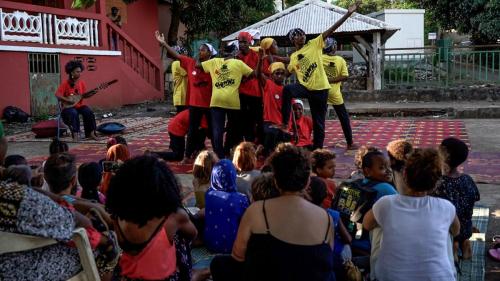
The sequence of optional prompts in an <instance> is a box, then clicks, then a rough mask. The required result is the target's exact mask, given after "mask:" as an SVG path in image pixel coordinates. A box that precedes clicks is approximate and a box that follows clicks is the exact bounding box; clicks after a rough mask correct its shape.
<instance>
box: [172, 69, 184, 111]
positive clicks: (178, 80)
mask: <svg viewBox="0 0 500 281" xmlns="http://www.w3.org/2000/svg"><path fill="white" fill-rule="evenodd" d="M172 77H173V78H174V96H173V100H174V101H173V103H174V106H179V105H186V92H187V82H188V81H187V72H186V70H185V69H184V68H182V67H181V62H180V61H178V60H176V61H174V62H173V63H172Z"/></svg>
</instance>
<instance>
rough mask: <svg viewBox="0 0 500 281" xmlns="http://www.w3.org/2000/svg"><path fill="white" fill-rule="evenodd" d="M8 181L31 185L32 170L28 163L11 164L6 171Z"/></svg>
mask: <svg viewBox="0 0 500 281" xmlns="http://www.w3.org/2000/svg"><path fill="white" fill-rule="evenodd" d="M4 174H5V180H6V181H7V182H16V183H18V184H20V185H26V186H31V178H32V172H31V168H30V166H28V165H10V166H9V168H7V169H6V170H5V172H4Z"/></svg>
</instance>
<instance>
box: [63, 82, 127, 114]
mask: <svg viewBox="0 0 500 281" xmlns="http://www.w3.org/2000/svg"><path fill="white" fill-rule="evenodd" d="M116 82H118V79H113V80H111V81H108V82H104V83H101V84H100V85H99V86H98V87H96V88H94V89H92V90H90V91H88V92H85V93H83V94H81V95H71V96H67V97H65V98H67V99H69V100H70V101H71V102H66V101H61V104H62V107H63V109H66V108H71V107H73V106H75V105H76V104H77V103H79V102H80V101H81V100H82V99H88V98H90V97H92V96H94V95H95V94H97V93H98V92H99V91H101V90H104V89H106V88H107V87H109V86H111V85H113V84H115V83H116Z"/></svg>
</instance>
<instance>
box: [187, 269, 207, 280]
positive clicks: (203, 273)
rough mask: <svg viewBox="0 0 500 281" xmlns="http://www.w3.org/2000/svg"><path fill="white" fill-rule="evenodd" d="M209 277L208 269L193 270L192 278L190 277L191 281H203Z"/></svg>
mask: <svg viewBox="0 0 500 281" xmlns="http://www.w3.org/2000/svg"><path fill="white" fill-rule="evenodd" d="M209 277H210V269H209V268H202V269H194V270H193V277H191V281H204V280H207V279H208V278H209Z"/></svg>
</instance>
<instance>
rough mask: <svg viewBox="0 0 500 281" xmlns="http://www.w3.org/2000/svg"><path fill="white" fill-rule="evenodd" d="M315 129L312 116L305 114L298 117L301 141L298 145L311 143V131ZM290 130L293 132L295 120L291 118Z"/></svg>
mask: <svg viewBox="0 0 500 281" xmlns="http://www.w3.org/2000/svg"><path fill="white" fill-rule="evenodd" d="M312 129H313V122H312V119H311V117H309V116H304V115H302V117H300V119H297V131H298V133H299V142H298V143H297V146H306V145H311V144H312V140H311V132H312ZM288 130H289V131H290V132H291V133H293V122H292V121H291V120H290V122H289V128H288Z"/></svg>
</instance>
